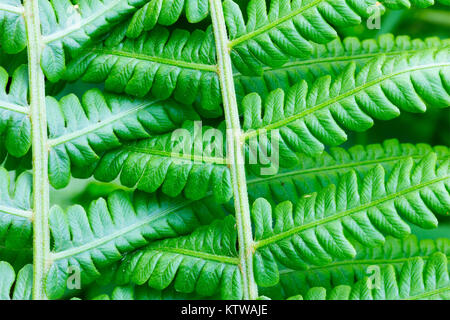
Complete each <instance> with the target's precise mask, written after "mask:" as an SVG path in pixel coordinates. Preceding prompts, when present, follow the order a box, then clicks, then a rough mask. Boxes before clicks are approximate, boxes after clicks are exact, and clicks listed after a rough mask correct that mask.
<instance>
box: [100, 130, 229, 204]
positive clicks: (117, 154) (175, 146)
mask: <svg viewBox="0 0 450 320" xmlns="http://www.w3.org/2000/svg"><path fill="white" fill-rule="evenodd" d="M224 137H225V134H224V133H223V130H222V131H221V130H218V129H213V128H210V127H207V126H202V127H201V128H200V127H198V126H197V125H196V123H195V122H192V121H187V122H185V123H184V124H183V127H182V128H181V129H180V130H175V131H174V132H171V133H168V134H165V135H162V136H159V137H155V138H152V139H147V140H141V141H137V142H133V143H129V144H126V145H124V146H123V147H121V148H118V149H116V150H112V151H110V152H107V153H106V154H105V155H104V156H103V157H102V158H101V160H100V162H99V164H98V166H97V167H96V169H95V171H94V176H95V178H96V179H98V180H100V181H106V182H109V181H113V180H114V179H116V177H117V176H118V175H119V174H120V181H121V183H122V184H123V185H124V186H127V187H137V189H139V190H143V191H146V192H154V191H155V190H157V189H158V188H161V189H162V191H163V192H164V193H165V194H167V195H169V196H172V197H173V196H178V195H179V194H181V192H183V191H184V195H185V196H186V197H187V198H188V199H193V200H198V199H201V198H203V197H205V196H206V195H207V194H208V193H209V192H210V191H212V192H213V194H214V197H215V199H216V200H217V201H218V202H219V203H224V202H227V201H228V200H230V198H231V196H232V194H233V191H232V184H231V175H230V171H229V170H228V168H227V166H226V158H225V156H226V151H225V150H224V149H225V143H224V142H223V141H224Z"/></svg>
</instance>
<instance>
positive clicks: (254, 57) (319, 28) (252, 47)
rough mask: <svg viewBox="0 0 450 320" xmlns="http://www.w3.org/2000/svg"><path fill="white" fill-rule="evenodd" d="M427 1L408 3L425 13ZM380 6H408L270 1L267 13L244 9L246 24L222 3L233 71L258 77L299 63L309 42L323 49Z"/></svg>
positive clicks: (253, 5)
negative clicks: (270, 69) (294, 60)
mask: <svg viewBox="0 0 450 320" xmlns="http://www.w3.org/2000/svg"><path fill="white" fill-rule="evenodd" d="M433 2H434V1H433V0H431V1H422V0H416V1H412V3H414V4H416V5H418V6H420V7H426V6H429V5H432V4H433ZM383 5H386V6H387V7H390V8H396V9H397V8H405V7H409V6H410V5H411V3H410V2H409V1H403V0H394V1H391V0H386V1H383V0H382V1H376V0H363V1H336V0H307V1H290V0H273V1H270V7H269V10H267V8H266V1H264V0H252V1H250V2H249V5H248V8H247V15H248V18H247V21H246V22H245V20H244V16H243V13H242V12H241V9H240V8H239V6H238V5H237V4H236V3H234V2H233V1H232V0H226V1H225V2H224V3H223V6H224V14H225V20H226V24H227V27H228V32H229V37H230V40H231V42H230V47H231V48H232V51H231V56H232V58H233V63H234V65H235V67H236V68H237V69H238V70H239V71H240V72H242V73H243V74H247V75H254V74H256V75H260V74H261V73H262V71H263V69H262V67H263V66H272V67H277V66H281V65H283V64H285V63H286V62H288V61H289V58H290V57H299V58H304V57H305V56H307V55H309V54H310V53H311V52H312V50H313V48H312V46H311V44H310V43H309V42H308V40H312V41H314V42H316V43H327V42H330V41H331V40H334V39H335V38H337V32H336V30H335V29H334V26H351V25H357V24H359V23H361V18H368V17H369V16H370V14H371V10H370V9H371V8H374V7H378V8H379V9H378V11H379V12H380V13H383V12H384V7H383Z"/></svg>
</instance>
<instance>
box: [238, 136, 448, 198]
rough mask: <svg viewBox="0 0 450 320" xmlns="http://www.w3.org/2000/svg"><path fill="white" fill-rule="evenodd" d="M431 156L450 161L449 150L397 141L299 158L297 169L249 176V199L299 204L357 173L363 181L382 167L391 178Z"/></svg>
mask: <svg viewBox="0 0 450 320" xmlns="http://www.w3.org/2000/svg"><path fill="white" fill-rule="evenodd" d="M431 152H434V153H436V155H437V161H438V164H440V163H441V162H443V161H446V160H447V159H449V158H450V150H449V148H447V147H445V146H435V147H431V146H429V145H427V144H423V143H419V144H417V145H414V144H410V143H399V142H398V140H395V139H392V140H386V141H384V142H383V143H382V144H371V145H367V146H362V145H356V146H353V147H351V148H349V149H344V148H339V147H335V148H330V150H329V151H328V152H327V151H324V152H323V153H321V154H320V155H318V156H313V157H311V156H307V155H305V154H299V155H297V157H298V159H299V161H298V163H299V164H298V166H296V167H294V168H291V169H284V170H281V171H280V172H279V173H278V174H277V175H274V176H249V177H248V179H247V184H248V193H249V198H250V200H251V201H254V200H256V199H257V198H265V199H266V200H268V201H269V202H270V203H271V204H272V205H274V204H278V203H280V202H283V201H291V202H293V203H295V202H297V200H298V199H299V198H301V197H302V196H303V195H305V194H308V193H313V192H319V191H320V190H321V189H323V188H325V187H327V186H328V185H330V184H337V183H338V181H339V179H340V178H341V177H342V176H343V175H344V174H345V173H347V172H349V171H352V170H353V171H355V172H356V174H357V175H358V177H361V178H363V177H364V175H365V174H367V172H368V171H369V170H370V169H371V168H373V167H374V166H375V165H382V166H383V168H384V170H385V171H386V173H387V174H388V175H389V174H390V172H391V171H392V169H393V168H394V166H395V164H396V163H397V162H398V161H403V160H406V159H407V158H412V159H413V160H414V161H415V162H420V161H421V160H422V159H423V158H424V157H426V156H427V155H428V154H429V153H431Z"/></svg>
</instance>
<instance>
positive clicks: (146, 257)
mask: <svg viewBox="0 0 450 320" xmlns="http://www.w3.org/2000/svg"><path fill="white" fill-rule="evenodd" d="M236 241H237V234H236V229H235V220H234V217H232V216H228V217H227V218H225V220H216V221H214V222H213V223H212V224H211V225H210V226H205V227H201V228H198V229H197V230H195V231H194V232H193V233H192V234H190V235H188V236H184V237H180V238H175V239H166V240H162V241H158V242H154V243H152V244H151V245H150V246H148V247H147V248H146V249H145V250H143V251H139V252H137V253H134V254H132V255H130V256H128V257H126V258H125V260H124V261H123V262H122V264H121V266H120V268H119V269H118V272H117V274H118V283H129V282H130V281H131V282H133V283H136V284H144V283H146V282H147V283H148V285H149V286H150V287H151V288H154V289H159V290H162V289H165V288H167V287H168V286H169V285H170V284H171V283H173V284H174V288H175V290H176V291H178V292H182V293H194V292H195V293H196V294H199V295H202V296H212V295H215V294H219V295H220V296H221V298H222V299H240V298H241V297H242V285H241V281H242V280H241V273H240V270H239V268H238V263H239V259H238V257H237V252H236Z"/></svg>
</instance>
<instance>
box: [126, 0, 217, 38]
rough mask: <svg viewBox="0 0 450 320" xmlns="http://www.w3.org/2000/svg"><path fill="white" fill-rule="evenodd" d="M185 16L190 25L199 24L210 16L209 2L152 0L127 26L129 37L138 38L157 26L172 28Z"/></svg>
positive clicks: (197, 0)
mask: <svg viewBox="0 0 450 320" xmlns="http://www.w3.org/2000/svg"><path fill="white" fill-rule="evenodd" d="M183 13H184V14H185V15H186V18H187V20H188V21H189V22H190V23H197V22H200V21H202V20H204V19H205V18H206V17H208V15H209V1H208V0H175V1H173V0H151V1H149V2H148V3H147V4H146V5H145V6H143V7H142V8H140V9H139V10H138V11H137V12H136V13H135V14H134V15H133V17H132V18H131V21H130V23H129V25H128V26H127V31H126V34H127V36H128V37H131V38H136V37H138V36H139V35H141V34H142V32H143V31H148V30H151V29H153V28H154V27H155V26H156V24H159V25H163V26H170V25H172V24H174V23H175V22H177V21H178V19H179V18H180V16H181V14H183Z"/></svg>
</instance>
